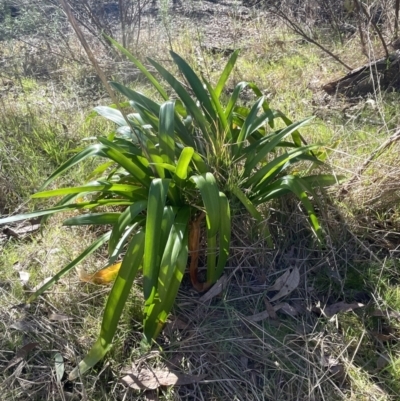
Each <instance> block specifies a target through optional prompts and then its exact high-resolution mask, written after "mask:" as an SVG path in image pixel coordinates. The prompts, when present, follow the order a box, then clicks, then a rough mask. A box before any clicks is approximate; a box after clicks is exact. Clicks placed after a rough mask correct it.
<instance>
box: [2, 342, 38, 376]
mask: <svg viewBox="0 0 400 401" xmlns="http://www.w3.org/2000/svg"><path fill="white" fill-rule="evenodd" d="M38 346H39V343H36V342H32V343H28V344H26V345H24V346H23V347H21V348H20V349H19V350H18V351H17V353H16V354H15V356H14V358H13V359H11V361H10V362H8V364H7V366H6V368H5V369H4V371H6V370H7V369H10V368H11V367H12V366H15V365H17V364H19V363H20V362H22V361H23V360H24V359H25V358H26V357H27V356H28V354H29V352H30V351H32V350H33V349H34V348H36V347H38Z"/></svg>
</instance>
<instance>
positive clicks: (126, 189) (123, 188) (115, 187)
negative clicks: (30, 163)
mask: <svg viewBox="0 0 400 401" xmlns="http://www.w3.org/2000/svg"><path fill="white" fill-rule="evenodd" d="M138 189H139V190H141V189H142V188H141V187H138V186H135V185H126V184H113V183H104V184H102V183H99V185H87V186H83V187H70V188H59V189H53V190H51V191H44V192H37V193H35V194H33V195H31V198H49V197H52V196H61V195H70V194H79V193H84V192H119V193H128V194H129V193H133V192H134V191H137V190H138Z"/></svg>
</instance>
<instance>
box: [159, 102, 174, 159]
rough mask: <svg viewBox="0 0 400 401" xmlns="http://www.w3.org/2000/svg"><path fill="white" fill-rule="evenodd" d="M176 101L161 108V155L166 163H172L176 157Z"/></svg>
mask: <svg viewBox="0 0 400 401" xmlns="http://www.w3.org/2000/svg"><path fill="white" fill-rule="evenodd" d="M174 120H175V102H173V101H172V102H171V101H169V102H166V103H164V104H163V105H162V106H161V108H160V120H159V124H160V125H159V128H158V136H159V140H160V151H161V157H162V159H163V161H164V162H165V163H169V164H172V163H173V162H174V159H175V140H174V128H175V124H174Z"/></svg>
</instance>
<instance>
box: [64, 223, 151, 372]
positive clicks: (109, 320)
mask: <svg viewBox="0 0 400 401" xmlns="http://www.w3.org/2000/svg"><path fill="white" fill-rule="evenodd" d="M144 241H145V235H144V233H143V232H142V231H139V232H138V233H136V235H135V236H134V237H133V238H132V240H131V242H130V244H129V247H128V250H127V252H126V254H125V257H124V259H123V261H122V265H121V268H120V269H119V272H118V275H117V278H116V279H115V282H114V285H113V287H112V289H111V292H110V295H109V296H108V299H107V304H106V307H105V309H104V314H103V321H102V324H101V330H100V336H99V338H98V340H97V341H96V343H95V344H94V345H93V347H92V349H91V350H90V351H89V353H88V354H87V355H86V357H85V358H84V359H83V361H81V362H80V363H79V365H78V366H77V367H76V368H75V369H74V370H73V371H72V372H71V373H70V375H69V380H74V379H76V378H77V377H79V375H82V374H83V373H85V372H86V371H87V370H89V369H90V368H92V367H93V366H94V365H96V363H97V362H99V361H100V360H101V359H102V358H103V357H104V356H105V354H106V353H107V352H108V351H109V350H110V348H111V345H112V339H113V337H114V334H115V332H116V330H117V327H118V322H119V320H120V318H121V314H122V311H123V309H124V306H125V303H126V301H127V299H128V296H129V293H130V291H131V288H132V284H133V280H134V279H135V277H136V274H137V271H138V269H139V267H140V266H141V264H142V260H143V251H144Z"/></svg>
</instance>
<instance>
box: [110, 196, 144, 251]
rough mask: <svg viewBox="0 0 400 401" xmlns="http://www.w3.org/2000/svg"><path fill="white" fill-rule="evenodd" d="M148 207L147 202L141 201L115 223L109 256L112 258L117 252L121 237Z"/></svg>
mask: <svg viewBox="0 0 400 401" xmlns="http://www.w3.org/2000/svg"><path fill="white" fill-rule="evenodd" d="M146 207H147V200H141V201H138V202H135V203H133V204H132V205H130V206H129V207H128V208H126V209H125V210H124V211H123V212H122V213H121V215H120V216H119V218H118V222H117V223H115V225H114V227H113V230H112V233H111V238H110V241H109V243H108V254H109V255H110V256H111V255H112V254H113V252H114V251H115V248H116V246H117V244H118V242H119V241H120V239H121V236H122V235H123V233H124V232H125V229H126V228H127V227H128V226H129V225H131V224H132V223H133V221H134V219H135V218H136V217H137V216H138V215H139V214H140V213H142V212H143V210H145V209H146Z"/></svg>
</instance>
